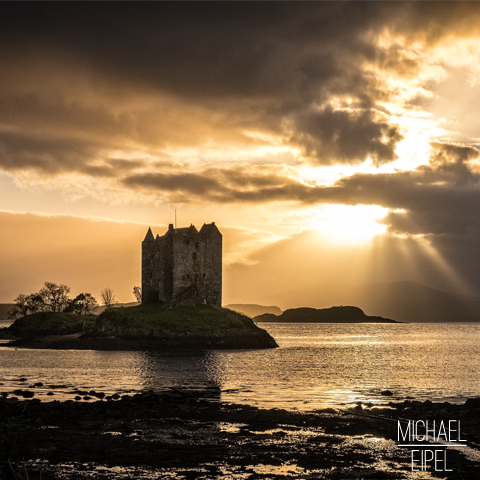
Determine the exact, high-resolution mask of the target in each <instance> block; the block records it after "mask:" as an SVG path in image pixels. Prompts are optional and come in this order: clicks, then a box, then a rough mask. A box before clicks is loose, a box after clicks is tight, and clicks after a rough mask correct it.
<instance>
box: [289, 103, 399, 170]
mask: <svg viewBox="0 0 480 480" xmlns="http://www.w3.org/2000/svg"><path fill="white" fill-rule="evenodd" d="M376 116H378V112H375V111H371V110H361V111H348V110H336V111H335V110H333V109H332V107H325V108H324V109H322V110H311V111H308V112H303V113H302V114H300V115H299V116H298V118H297V120H296V122H295V127H296V130H297V133H296V134H295V135H294V137H293V139H292V140H293V142H295V143H298V144H299V145H301V146H302V147H303V148H304V150H305V152H306V154H307V155H308V156H310V157H314V158H315V159H316V160H315V161H316V162H318V163H319V164H328V163H331V164H335V163H361V162H363V161H364V160H365V159H366V158H367V157H371V158H372V160H373V162H374V164H376V165H379V164H381V163H386V162H390V161H392V160H395V159H396V158H397V155H396V154H395V146H396V144H397V142H399V141H400V140H401V139H402V138H403V137H402V135H400V133H399V132H398V129H397V128H396V127H392V126H389V125H388V124H387V123H386V122H382V121H381V120H378V119H376V118H375V117H376Z"/></svg>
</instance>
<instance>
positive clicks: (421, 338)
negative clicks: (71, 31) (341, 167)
mask: <svg viewBox="0 0 480 480" xmlns="http://www.w3.org/2000/svg"><path fill="white" fill-rule="evenodd" d="M9 323H10V322H0V326H6V325H8V324H9ZM258 325H259V326H260V327H261V328H264V329H265V330H267V331H268V332H269V333H270V334H271V335H272V336H273V337H274V338H275V339H276V341H277V343H278V345H279V346H280V348H276V349H266V350H233V351H232V350H230V351H221V350H206V351H201V352H191V351H190V352H189V351H175V352H124V351H111V352H106V351H105V352H104V351H81V350H34V349H20V348H19V349H13V348H11V347H6V346H5V342H4V341H3V343H0V394H1V393H4V392H8V394H9V395H10V396H12V395H13V393H12V392H13V391H14V390H18V389H30V390H31V391H34V392H35V397H36V398H39V399H41V400H42V401H53V400H65V399H73V398H74V396H77V395H78V392H79V391H83V393H82V394H81V395H84V396H85V392H103V393H105V394H106V395H111V394H114V393H118V394H120V395H124V394H133V393H135V392H142V391H148V390H152V391H155V392H164V391H167V390H171V389H179V390H195V391H203V392H204V393H203V395H204V396H205V397H206V398H216V399H220V400H222V401H224V402H231V403H240V404H250V405H254V406H257V407H260V408H282V409H287V410H299V411H309V410H310V411H314V410H316V409H321V408H326V407H332V408H336V409H344V408H349V407H352V406H354V405H356V404H358V402H362V403H364V404H368V403H369V404H371V406H373V407H375V406H385V405H388V403H389V402H400V401H403V400H406V399H415V400H421V401H424V400H427V399H429V400H431V401H433V402H445V401H448V402H451V403H463V402H465V400H466V399H467V398H471V397H480V324H472V323H463V324H461V323H455V324H449V323H440V324H431V323H429V324H420V323H410V324H408V323H402V324H401V323H398V324H368V323H362V324H328V323H327V324H292V323H259V324H258ZM35 384H37V385H35ZM40 384H41V385H40ZM82 401H83V400H82Z"/></svg>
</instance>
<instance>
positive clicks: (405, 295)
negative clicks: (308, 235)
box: [257, 282, 480, 322]
mask: <svg viewBox="0 0 480 480" xmlns="http://www.w3.org/2000/svg"><path fill="white" fill-rule="evenodd" d="M257 301H258V302H259V303H270V304H272V303H273V304H276V305H279V306H280V308H283V309H286V308H294V307H313V308H328V307H331V306H332V305H356V306H358V307H359V308H361V309H362V310H363V311H364V312H365V313H366V314H367V315H379V316H382V317H386V318H392V319H394V320H397V321H400V322H480V299H478V298H475V297H468V296H465V295H458V294H453V293H446V292H442V291H440V290H435V289H433V288H430V287H426V286H424V285H420V284H418V283H415V282H394V283H380V284H375V285H349V284H346V283H345V284H343V283H333V282H332V283H325V284H318V285H314V286H311V287H307V288H302V289H297V290H291V291H288V292H283V293H281V294H277V295H272V296H269V297H265V298H260V299H258V300H257Z"/></svg>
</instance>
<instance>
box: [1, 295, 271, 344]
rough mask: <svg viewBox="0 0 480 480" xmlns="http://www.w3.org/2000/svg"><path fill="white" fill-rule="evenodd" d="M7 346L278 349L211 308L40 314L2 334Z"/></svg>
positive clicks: (231, 315) (233, 316)
mask: <svg viewBox="0 0 480 480" xmlns="http://www.w3.org/2000/svg"><path fill="white" fill-rule="evenodd" d="M2 335H3V336H4V338H7V339H12V341H11V342H10V343H9V344H8V346H12V347H24V348H50V349H76V350H176V349H195V350H198V349H201V350H206V349H253V348H275V347H278V345H277V343H276V342H275V340H274V338H273V337H272V336H271V335H269V334H268V333H267V332H266V331H265V330H264V329H262V328H259V327H257V326H256V325H255V323H254V322H253V321H252V320H251V319H250V318H249V317H247V316H245V315H242V314H240V313H237V312H234V311H232V310H229V309H227V308H220V307H215V306H210V305H203V306H197V307H174V308H169V307H164V306H161V305H158V304H148V305H138V306H135V307H120V308H113V309H108V310H105V311H104V312H103V313H101V314H100V315H98V317H97V316H95V315H84V316H83V315H82V316H79V315H72V314H68V313H64V312H62V313H52V312H39V313H36V314H34V315H27V316H25V317H22V318H20V319H18V320H16V321H15V322H14V323H13V324H12V325H11V326H10V327H8V328H6V329H4V331H3V332H2Z"/></svg>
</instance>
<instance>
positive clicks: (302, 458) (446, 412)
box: [0, 388, 480, 480]
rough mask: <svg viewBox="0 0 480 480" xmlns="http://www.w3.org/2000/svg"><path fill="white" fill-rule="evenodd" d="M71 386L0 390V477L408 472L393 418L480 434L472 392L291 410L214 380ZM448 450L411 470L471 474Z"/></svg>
mask: <svg viewBox="0 0 480 480" xmlns="http://www.w3.org/2000/svg"><path fill="white" fill-rule="evenodd" d="M71 394H72V400H67V401H65V402H49V403H43V402H41V401H40V400H37V399H35V398H33V399H31V400H23V401H20V400H19V399H18V398H17V397H14V396H12V395H9V394H4V395H3V398H0V429H1V434H0V459H2V460H1V461H0V478H5V479H10V478H11V479H17V478H42V479H44V480H52V479H55V480H59V479H66V478H75V479H84V478H85V479H87V478H88V479H100V478H101V479H127V478H140V477H141V478H166V477H168V478H187V479H188V478H191V479H214V478H232V479H240V478H242V479H252V480H253V479H272V478H275V479H282V478H285V479H286V478H289V479H292V478H293V479H295V478H298V479H300V478H301V479H305V478H322V479H335V480H339V479H353V478H363V479H384V480H385V479H395V480H402V479H405V480H406V479H412V478H416V477H415V473H412V471H411V460H410V458H411V452H410V450H411V449H408V448H402V447H398V446H397V420H398V419H399V418H401V419H406V418H408V419H417V418H418V419H426V418H430V419H432V418H434V419H437V421H439V420H440V419H445V420H448V419H452V418H456V419H461V420H462V435H464V436H465V438H467V439H468V445H469V446H470V447H472V448H476V447H477V446H478V445H479V441H480V438H479V433H478V432H479V428H478V427H479V426H480V399H471V400H468V401H467V402H466V403H465V404H463V405H453V404H449V403H439V404H435V403H432V402H429V401H426V402H418V401H410V400H406V401H404V402H401V403H392V402H390V403H385V404H384V406H383V408H375V409H371V408H369V406H368V405H360V404H359V405H357V407H355V408H353V409H349V410H343V411H341V410H335V409H324V410H316V411H312V412H308V413H296V412H291V411H286V410H279V409H270V410H263V409H258V408H255V407H251V406H248V405H235V404H228V403H224V402H222V401H221V400H220V391H219V389H217V388H212V389H208V390H201V391H181V390H174V391H169V392H165V393H162V394H159V393H154V392H152V391H148V392H143V393H136V394H133V395H122V396H120V395H110V396H105V394H103V393H102V392H81V391H80V390H78V389H74V390H73V391H72V392H71ZM73 398H75V400H74V399H73ZM460 450H461V449H460ZM477 453H478V451H477ZM448 461H449V468H451V469H452V471H451V472H435V471H432V468H428V469H427V472H424V473H422V477H421V478H424V479H428V478H446V479H448V480H472V479H478V468H479V464H478V463H476V462H475V461H474V460H472V459H469V458H467V456H465V455H464V454H463V453H460V452H459V451H458V450H448Z"/></svg>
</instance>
